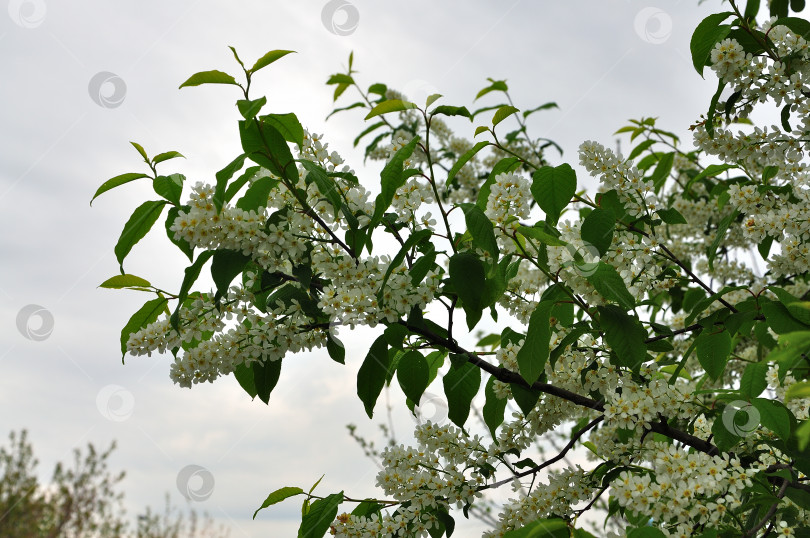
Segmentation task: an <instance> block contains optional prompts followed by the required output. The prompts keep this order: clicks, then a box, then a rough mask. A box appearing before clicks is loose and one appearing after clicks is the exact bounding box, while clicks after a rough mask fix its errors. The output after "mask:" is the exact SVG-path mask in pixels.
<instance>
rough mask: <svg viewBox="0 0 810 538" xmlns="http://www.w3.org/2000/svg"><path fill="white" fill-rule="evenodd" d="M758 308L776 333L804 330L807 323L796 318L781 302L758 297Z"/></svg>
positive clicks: (806, 327)
mask: <svg viewBox="0 0 810 538" xmlns="http://www.w3.org/2000/svg"><path fill="white" fill-rule="evenodd" d="M760 308H761V309H762V313H763V314H764V315H765V321H766V322H767V323H768V326H769V327H770V328H771V329H772V330H773V332H775V333H776V334H787V333H792V332H796V331H805V330H807V329H808V325H807V324H805V323H802V322H801V321H799V320H798V319H796V318H795V317H794V316H793V315H792V314H791V313H790V311H789V310H788V308H787V307H786V306H785V305H784V304H782V303H781V302H777V301H771V300H768V299H764V298H763V299H760Z"/></svg>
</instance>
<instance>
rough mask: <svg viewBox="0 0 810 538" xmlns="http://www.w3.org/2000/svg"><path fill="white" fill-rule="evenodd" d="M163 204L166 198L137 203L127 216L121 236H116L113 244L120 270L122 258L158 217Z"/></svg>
mask: <svg viewBox="0 0 810 538" xmlns="http://www.w3.org/2000/svg"><path fill="white" fill-rule="evenodd" d="M165 205H166V200H150V201H148V202H144V203H142V204H141V205H139V206H138V207H137V209H135V211H134V212H133V213H132V216H131V217H129V220H128V221H127V223H126V224H125V225H124V230H123V231H122V232H121V236H120V237H119V238H118V243H116V245H115V257H116V259H117V260H118V264H119V265H120V266H121V271H122V272H123V270H124V258H126V257H127V254H129V252H130V251H131V250H132V247H134V246H135V245H136V244H137V243H138V241H140V240H141V239H143V237H144V236H145V235H146V234H147V233H149V230H151V229H152V225H153V224H154V223H155V221H156V220H157V219H158V217H160V213H161V211H163V206H165Z"/></svg>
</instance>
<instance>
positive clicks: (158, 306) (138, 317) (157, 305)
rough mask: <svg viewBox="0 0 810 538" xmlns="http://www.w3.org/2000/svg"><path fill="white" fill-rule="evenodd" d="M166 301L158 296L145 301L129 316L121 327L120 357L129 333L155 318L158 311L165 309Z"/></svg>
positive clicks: (123, 353)
mask: <svg viewBox="0 0 810 538" xmlns="http://www.w3.org/2000/svg"><path fill="white" fill-rule="evenodd" d="M168 302H169V300H168V299H166V298H165V297H158V298H157V299H152V300H151V301H146V303H144V305H143V306H142V307H140V308H139V309H138V311H137V312H135V313H134V314H132V317H131V318H129V321H127V324H126V325H124V328H123V329H121V358H122V359H123V358H124V355H126V354H127V340H129V335H131V334H132V333H134V332H137V331H139V330H140V329H143V328H144V327H146V326H147V325H149V324H150V323H152V322H154V321H155V320H157V318H158V316H159V315H160V313H161V312H164V311H165V310H166V304H167V303H168Z"/></svg>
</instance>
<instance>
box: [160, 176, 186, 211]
mask: <svg viewBox="0 0 810 538" xmlns="http://www.w3.org/2000/svg"><path fill="white" fill-rule="evenodd" d="M185 179H186V177H185V176H183V175H182V174H172V175H170V176H158V177H156V178H155V179H153V180H152V188H153V189H154V190H155V193H156V194H157V195H158V196H162V197H164V198H165V199H166V200H168V201H170V202H171V203H172V204H174V205H176V206H177V205H180V196H181V194H182V193H183V181H184V180H185Z"/></svg>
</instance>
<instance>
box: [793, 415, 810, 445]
mask: <svg viewBox="0 0 810 538" xmlns="http://www.w3.org/2000/svg"><path fill="white" fill-rule="evenodd" d="M796 438H797V439H798V441H799V450H801V451H802V452H804V451H805V449H806V448H807V445H808V444H810V420H805V421H804V422H802V423H801V425H799V427H798V428H796Z"/></svg>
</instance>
